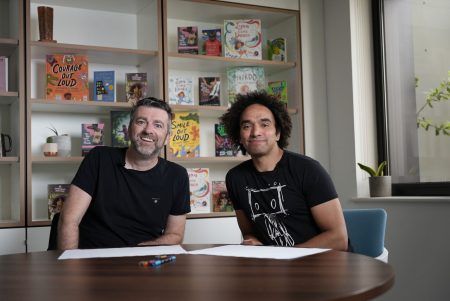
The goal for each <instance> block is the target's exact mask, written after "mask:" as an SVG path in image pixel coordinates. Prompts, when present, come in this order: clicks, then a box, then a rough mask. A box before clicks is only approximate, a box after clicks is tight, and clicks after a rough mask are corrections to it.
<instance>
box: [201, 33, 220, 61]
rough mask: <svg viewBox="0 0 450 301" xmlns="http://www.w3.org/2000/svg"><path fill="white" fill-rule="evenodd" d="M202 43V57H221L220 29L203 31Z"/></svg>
mask: <svg viewBox="0 0 450 301" xmlns="http://www.w3.org/2000/svg"><path fill="white" fill-rule="evenodd" d="M202 42H203V45H202V53H203V54H204V55H211V56H221V55H222V30H221V29H220V28H217V29H203V30H202Z"/></svg>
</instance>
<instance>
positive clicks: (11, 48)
mask: <svg viewBox="0 0 450 301" xmlns="http://www.w3.org/2000/svg"><path fill="white" fill-rule="evenodd" d="M18 46H19V40H17V39H9V38H0V55H4V56H10V55H11V54H13V53H14V52H15V51H17V49H18Z"/></svg>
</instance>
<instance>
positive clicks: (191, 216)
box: [187, 211, 236, 219]
mask: <svg viewBox="0 0 450 301" xmlns="http://www.w3.org/2000/svg"><path fill="white" fill-rule="evenodd" d="M233 216H236V213H235V212H234V211H233V212H205V213H189V214H188V215H187V218H188V219H196V218H215V217H233Z"/></svg>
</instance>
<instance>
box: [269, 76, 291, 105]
mask: <svg viewBox="0 0 450 301" xmlns="http://www.w3.org/2000/svg"><path fill="white" fill-rule="evenodd" d="M267 94H269V95H275V96H276V98H278V100H279V101H281V102H282V103H284V104H286V105H287V103H288V96H287V82H286V81H285V80H279V81H273V82H268V83H267Z"/></svg>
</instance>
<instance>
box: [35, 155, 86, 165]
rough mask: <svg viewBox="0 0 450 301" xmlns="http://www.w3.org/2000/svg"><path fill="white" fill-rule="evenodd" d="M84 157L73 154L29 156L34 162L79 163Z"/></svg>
mask: <svg viewBox="0 0 450 301" xmlns="http://www.w3.org/2000/svg"><path fill="white" fill-rule="evenodd" d="M83 158H84V157H81V156H79V157H78V156H73V157H43V156H33V157H32V158H31V161H32V163H34V164H51V163H54V164H72V163H80V162H81V161H83Z"/></svg>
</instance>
